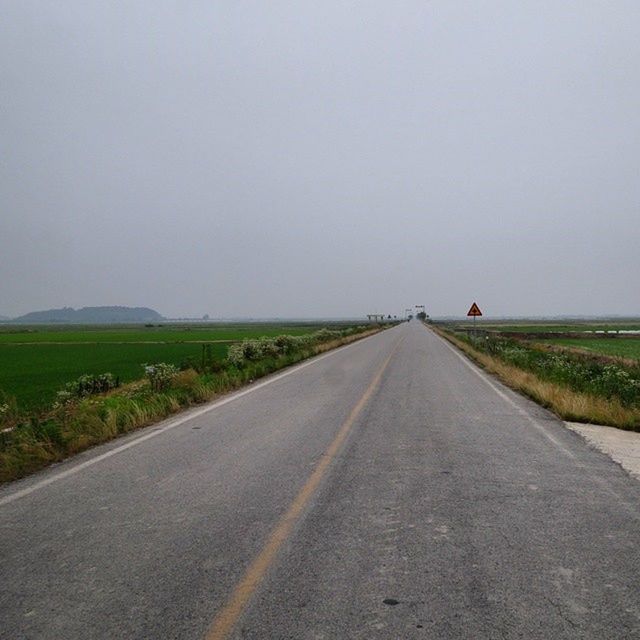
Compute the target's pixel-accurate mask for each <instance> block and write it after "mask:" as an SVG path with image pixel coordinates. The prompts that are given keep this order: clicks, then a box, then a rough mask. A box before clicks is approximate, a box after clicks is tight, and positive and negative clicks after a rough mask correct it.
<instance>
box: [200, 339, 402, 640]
mask: <svg viewBox="0 0 640 640" xmlns="http://www.w3.org/2000/svg"><path fill="white" fill-rule="evenodd" d="M397 346H398V343H396V346H395V348H394V349H393V351H392V352H391V354H390V355H389V357H388V358H387V359H386V360H385V361H384V364H383V365H382V367H380V370H379V371H378V373H377V374H376V376H375V378H374V379H373V380H372V381H371V384H370V385H369V386H368V387H367V390H366V391H365V392H364V394H363V396H362V397H361V398H360V400H359V401H358V403H357V404H356V406H355V407H353V409H352V410H351V413H350V414H349V417H348V418H347V419H346V420H345V422H344V424H343V425H342V427H340V431H338V434H337V435H336V437H335V438H334V440H333V442H332V443H331V444H330V445H329V448H328V449H327V450H326V451H325V453H324V455H323V456H322V458H321V459H320V462H318V464H317V465H316V468H315V469H314V470H313V473H312V474H311V475H310V476H309V478H308V480H307V481H306V482H305V484H304V486H303V487H302V489H300V492H299V493H298V495H297V496H296V498H295V499H294V501H293V502H292V503H291V506H290V507H289V509H287V512H286V513H285V514H284V516H282V518H281V519H280V521H279V522H278V524H277V525H276V528H275V529H274V530H273V531H272V533H271V535H270V536H269V539H268V540H267V542H266V544H265V546H264V547H263V548H262V551H261V552H260V553H259V554H258V556H257V557H256V558H255V560H254V561H253V562H252V563H251V565H250V567H249V568H248V569H247V571H246V573H245V574H244V576H243V578H242V580H241V581H240V582H239V583H238V585H237V586H236V587H235V589H234V590H233V594H232V595H231V597H230V598H229V600H228V601H227V603H226V604H225V606H224V607H223V608H222V609H221V610H220V612H219V613H218V615H217V616H216V617H215V619H214V621H213V623H212V625H211V627H210V628H209V631H208V633H207V635H206V636H205V638H206V640H224V639H225V638H227V637H228V635H229V633H230V632H231V630H232V629H233V627H234V626H235V624H236V622H237V621H238V619H239V618H240V616H241V615H242V612H243V611H244V609H245V607H246V606H247V603H248V602H249V600H250V599H251V596H252V595H253V593H254V592H255V590H256V588H257V587H258V585H259V583H260V581H261V580H262V578H263V577H264V575H265V574H266V572H267V571H268V569H269V567H270V566H271V564H272V563H273V561H274V560H275V557H276V555H277V553H278V551H279V549H280V547H281V546H282V544H283V543H284V542H285V541H286V540H287V538H288V537H289V535H290V534H291V531H292V530H293V527H294V526H295V524H296V522H297V521H298V518H299V517H300V515H301V514H302V512H303V511H304V508H305V507H306V506H307V504H308V503H309V500H310V499H311V497H312V496H313V494H314V492H315V490H316V489H317V488H318V485H319V484H320V482H321V481H322V478H323V477H324V475H325V473H326V471H327V469H328V467H329V465H330V464H331V463H332V462H333V460H334V458H335V457H336V455H337V454H338V452H339V451H340V447H341V446H342V444H343V443H344V441H345V439H346V437H347V436H348V435H349V431H350V429H351V427H352V426H353V423H354V422H355V421H356V418H357V417H358V415H359V414H360V412H361V411H362V409H363V408H364V406H365V405H366V404H367V402H368V401H369V399H370V398H371V396H372V395H373V392H374V391H375V389H376V387H377V386H378V384H379V382H380V379H381V378H382V374H383V373H384V371H385V369H386V368H387V366H388V364H389V362H390V361H391V358H392V356H393V354H394V353H395V351H396V348H397Z"/></svg>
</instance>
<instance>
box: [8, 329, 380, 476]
mask: <svg viewBox="0 0 640 640" xmlns="http://www.w3.org/2000/svg"><path fill="white" fill-rule="evenodd" d="M380 330H381V328H379V327H378V328H374V329H372V328H370V327H358V328H355V327H352V328H348V329H343V330H340V331H328V330H326V329H325V330H322V331H318V332H316V333H314V334H310V335H307V336H301V337H299V338H297V339H296V338H295V337H286V336H283V337H284V338H286V339H285V340H282V341H281V344H282V349H280V351H279V352H276V351H275V348H274V347H273V344H275V343H276V341H275V340H274V341H263V343H262V344H263V345H264V347H265V351H263V352H261V351H258V352H257V355H258V356H259V359H255V360H254V359H251V358H249V359H246V358H245V359H243V360H242V361H237V362H231V361H230V360H228V359H227V360H226V361H225V362H224V363H223V364H222V365H216V366H214V367H212V368H210V369H209V370H207V371H203V372H201V373H198V372H197V371H195V370H194V369H187V370H184V371H180V372H176V373H175V374H174V375H172V376H171V378H170V379H168V380H169V382H168V384H167V385H166V386H165V387H163V388H161V389H156V390H154V388H152V385H151V384H150V383H149V381H143V380H138V381H135V382H132V383H129V384H125V385H122V386H121V387H119V388H117V389H115V390H114V391H111V392H108V393H105V394H100V395H91V396H89V397H84V398H77V399H75V400H73V401H70V402H62V403H57V404H56V405H55V406H54V407H53V408H52V409H51V410H49V411H48V412H45V413H40V414H37V415H36V414H33V415H29V416H24V415H22V414H19V413H18V412H17V410H16V407H15V406H10V402H7V401H6V398H5V399H3V398H0V408H2V407H5V415H4V425H3V426H4V430H2V431H0V481H3V482H5V481H9V480H14V479H16V478H19V477H22V476H24V475H26V474H28V473H30V472H33V471H36V470H38V469H41V468H42V467H45V466H47V465H49V464H51V463H53V462H57V461H60V460H63V459H64V458H66V457H68V456H70V455H72V454H74V453H78V452H79V451H82V450H84V449H87V448H88V447H91V446H93V445H96V444H99V443H102V442H106V441H108V440H110V439H113V438H115V437H117V436H119V435H121V434H124V433H128V432H130V431H132V430H133V429H137V428H139V427H142V426H145V425H148V424H151V423H153V422H156V421H158V420H160V419H162V418H165V417H166V416H168V415H171V414H172V413H175V412H176V411H179V410H180V409H182V408H185V407H189V406H192V405H195V404H199V403H202V402H206V401H210V400H212V399H214V398H216V397H217V396H218V395H220V394H224V393H227V392H229V391H233V390H234V389H237V388H239V387H241V386H242V385H244V384H246V383H248V382H250V381H253V380H255V379H257V378H260V377H263V376H265V375H268V374H270V373H273V372H274V371H277V370H279V369H282V368H284V367H288V366H290V365H292V364H295V363H297V362H300V361H301V360H304V359H306V358H309V357H311V356H314V355H317V354H319V353H323V352H325V351H328V350H330V349H334V348H336V347H338V346H341V345H345V344H349V343H351V342H354V341H356V340H360V339H362V338H364V337H367V336H369V335H372V334H374V333H377V332H378V331H380ZM267 347H269V348H271V352H270V353H272V354H273V355H264V354H265V353H267V351H266V348H267ZM253 352H254V353H256V351H255V349H254V351H253ZM3 401H4V404H3Z"/></svg>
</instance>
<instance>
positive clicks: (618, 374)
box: [438, 328, 640, 431]
mask: <svg viewBox="0 0 640 640" xmlns="http://www.w3.org/2000/svg"><path fill="white" fill-rule="evenodd" d="M438 333H440V335H442V336H443V337H445V338H446V339H448V340H449V341H450V342H452V343H454V344H455V345H456V346H458V347H459V348H460V349H462V350H463V351H464V352H465V353H467V354H468V355H469V356H471V357H472V358H473V359H474V360H475V361H476V362H477V363H478V364H480V365H481V366H483V367H484V368H486V369H487V370H488V371H490V372H492V373H495V374H497V375H498V376H499V377H500V378H501V379H502V380H503V381H504V382H505V383H506V384H508V385H509V386H511V387H513V388H515V389H518V390H519V391H522V392H524V393H525V394H527V395H528V396H530V397H531V398H533V399H534V400H536V401H537V402H539V403H540V404H542V405H543V406H545V407H548V408H550V409H552V410H553V411H555V412H556V413H557V414H558V415H559V416H560V417H562V418H563V419H565V420H572V421H576V422H590V423H594V424H604V425H610V426H614V427H619V428H623V429H629V430H634V431H640V362H639V363H638V364H637V365H636V364H635V363H634V364H630V365H628V364H623V363H622V362H619V363H618V362H616V363H613V362H610V361H607V360H606V359H603V358H600V357H598V356H597V355H596V354H593V355H591V354H587V353H584V354H581V353H574V352H566V353H564V352H561V353H558V352H554V351H549V350H546V349H544V347H538V346H536V345H532V344H528V343H527V342H525V341H522V340H512V339H507V338H503V337H499V336H498V337H496V336H491V335H488V336H479V337H473V336H470V335H467V334H463V333H454V332H452V331H447V330H442V328H441V329H438Z"/></svg>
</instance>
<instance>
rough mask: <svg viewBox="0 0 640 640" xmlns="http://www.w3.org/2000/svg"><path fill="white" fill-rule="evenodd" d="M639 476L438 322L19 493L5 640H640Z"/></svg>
mask: <svg viewBox="0 0 640 640" xmlns="http://www.w3.org/2000/svg"><path fill="white" fill-rule="evenodd" d="M639 549H640V483H639V482H638V481H637V480H635V479H632V478H631V477H629V476H628V475H627V474H626V472H624V471H623V470H622V469H621V468H620V467H619V466H618V465H616V464H615V463H614V462H612V461H611V460H610V459H609V458H608V457H606V456H605V455H604V454H602V453H600V452H597V451H595V450H593V449H590V448H589V447H588V446H587V445H586V444H585V442H584V441H583V440H582V439H581V438H580V437H579V436H577V435H576V434H574V433H572V432H571V431H569V430H567V429H565V427H564V426H563V425H562V423H561V422H559V421H558V420H556V419H555V418H554V417H553V416H551V415H550V414H549V413H547V412H546V411H544V410H542V409H541V408H539V407H537V406H536V405H534V404H532V403H531V402H529V401H528V400H525V399H524V398H522V397H520V396H518V395H517V394H514V393H513V392H511V391H509V390H508V389H506V388H505V387H503V386H502V385H500V384H499V383H497V382H496V381H495V380H492V379H489V378H488V377H486V376H485V375H484V374H483V373H481V372H479V370H478V369H476V368H475V367H474V366H473V365H471V364H469V363H468V361H466V360H465V359H464V358H463V357H462V356H460V355H459V354H458V353H457V352H456V351H454V350H453V348H452V347H450V346H448V344H446V343H445V342H443V341H442V340H441V339H440V338H438V337H437V336H436V335H434V334H433V333H432V332H430V331H429V330H427V329H425V328H424V327H423V326H421V325H419V324H418V323H416V322H414V323H410V324H408V325H406V324H405V325H402V326H399V327H397V328H394V329H391V330H389V331H385V332H383V333H382V334H378V335H376V336H374V337H372V338H369V339H366V340H363V341H361V342H358V343H355V344H353V345H350V346H349V347H347V348H343V349H340V350H337V351H334V352H331V353H329V354H326V355H325V356H323V357H321V358H319V359H316V360H314V361H308V362H307V363H304V364H303V365H302V367H300V368H296V369H292V370H287V371H286V372H285V374H284V375H282V374H280V375H278V376H275V377H273V378H270V379H268V380H266V382H260V383H257V384H255V385H253V387H250V388H249V389H248V390H247V391H244V392H242V393H240V394H237V395H236V396H232V397H231V398H227V399H226V400H225V401H224V403H221V404H218V405H216V406H214V407H212V408H211V409H209V410H205V409H202V408H199V409H197V410H194V411H192V412H191V413H190V414H187V415H185V416H181V417H180V418H177V419H176V418H174V419H172V420H169V421H166V422H164V423H161V424H159V425H156V426H155V427H151V428H149V429H145V430H143V431H140V432H137V433H136V434H133V435H131V436H129V437H127V438H125V439H121V440H119V441H117V442H115V443H110V444H109V445H106V446H102V447H98V448H96V449H94V450H92V451H90V452H87V453H85V454H82V455H80V456H77V457H76V458H74V459H72V460H70V461H68V462H66V463H64V464H62V465H58V466H56V467H54V468H51V469H49V470H47V471H45V472H44V473H40V474H37V475H35V476H33V477H31V478H29V479H27V480H25V481H21V482H18V483H14V484H12V485H10V486H6V487H4V488H3V489H2V490H0V553H1V558H0V638H2V640H6V639H20V640H22V639H36V638H38V639H40V638H47V639H55V640H61V639H65V640H67V639H76V638H77V639H83V640H86V639H92V638H127V639H129V638H133V639H138V638H149V639H158V640H161V639H165V638H180V639H182V638H208V639H209V640H217V639H220V638H256V639H257V638H260V639H265V638H266V639H270V638H273V639H284V638H295V639H309V640H311V639H313V640H320V639H325V640H333V639H351V638H367V639H376V638H385V639H404V638H407V639H409V638H447V639H448V638H464V639H470V638H473V639H481V638H496V639H497V638H527V639H532V638H541V639H542V638H544V639H545V640H546V639H554V640H556V639H561V638H594V639H598V640H603V639H606V638H612V639H613V638H615V639H620V638H640V553H639V551H638V550H639Z"/></svg>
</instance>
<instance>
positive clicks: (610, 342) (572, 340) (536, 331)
mask: <svg viewBox="0 0 640 640" xmlns="http://www.w3.org/2000/svg"><path fill="white" fill-rule="evenodd" d="M458 326H459V327H460V328H463V329H466V330H470V329H472V323H469V322H464V323H459V324H458ZM477 329H478V330H479V331H486V332H488V333H489V334H496V335H503V336H510V337H517V338H520V339H523V340H527V341H531V342H536V343H539V344H540V343H542V344H549V345H555V346H559V347H567V348H571V349H579V350H582V351H586V352H589V353H595V354H599V355H604V356H613V357H618V358H625V359H628V360H639V361H640V320H634V319H625V320H620V321H597V322H586V321H583V320H579V321H575V322H562V323H558V322H551V321H550V322H535V323H534V322H531V321H522V322H513V321H507V322H495V321H486V320H483V321H479V322H478V323H477Z"/></svg>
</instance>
